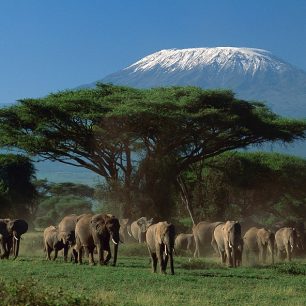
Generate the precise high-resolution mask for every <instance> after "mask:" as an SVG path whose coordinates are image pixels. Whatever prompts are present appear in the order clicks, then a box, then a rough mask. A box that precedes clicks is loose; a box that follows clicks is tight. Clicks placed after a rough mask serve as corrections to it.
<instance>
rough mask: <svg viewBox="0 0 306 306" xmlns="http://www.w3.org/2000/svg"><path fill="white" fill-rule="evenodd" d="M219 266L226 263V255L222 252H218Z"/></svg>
mask: <svg viewBox="0 0 306 306" xmlns="http://www.w3.org/2000/svg"><path fill="white" fill-rule="evenodd" d="M220 258H221V264H225V263H226V253H225V252H224V251H220Z"/></svg>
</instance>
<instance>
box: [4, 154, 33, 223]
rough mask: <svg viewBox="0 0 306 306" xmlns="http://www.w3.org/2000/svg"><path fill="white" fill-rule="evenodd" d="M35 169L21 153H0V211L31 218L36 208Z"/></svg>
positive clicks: (13, 215)
mask: <svg viewBox="0 0 306 306" xmlns="http://www.w3.org/2000/svg"><path fill="white" fill-rule="evenodd" d="M34 177H35V169H34V166H33V164H32V163H31V161H30V160H29V159H28V158H27V157H25V156H22V155H14V154H0V213H1V215H2V216H6V217H12V218H13V217H15V218H16V217H17V216H20V217H23V218H31V217H32V216H33V215H34V214H35V210H36V202H35V198H36V195H37V194H36V189H35V186H34V185H33V183H32V181H33V179H34Z"/></svg>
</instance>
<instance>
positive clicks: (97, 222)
mask: <svg viewBox="0 0 306 306" xmlns="http://www.w3.org/2000/svg"><path fill="white" fill-rule="evenodd" d="M90 224H91V226H92V227H93V228H95V229H97V228H98V227H99V226H101V225H103V224H105V219H104V218H103V216H102V215H95V216H93V217H92V218H91V220H90Z"/></svg>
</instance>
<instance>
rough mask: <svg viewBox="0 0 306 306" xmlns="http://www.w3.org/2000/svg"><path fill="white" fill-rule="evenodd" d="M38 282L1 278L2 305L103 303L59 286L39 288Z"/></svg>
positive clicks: (0, 296)
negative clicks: (66, 290) (65, 290)
mask: <svg viewBox="0 0 306 306" xmlns="http://www.w3.org/2000/svg"><path fill="white" fill-rule="evenodd" d="M38 285H39V284H38V282H36V281H34V280H33V279H29V280H27V281H26V282H19V281H16V280H15V281H11V282H4V281H3V280H1V279H0V301H1V305H14V306H19V305H20V306H24V305H31V306H45V305H54V306H55V305H56V306H59V305H80V306H83V305H84V306H85V305H103V304H102V303H101V302H99V303H98V302H97V301H93V300H90V299H89V298H87V297H85V296H81V295H76V294H71V293H67V292H64V291H63V290H62V289H60V288H59V290H57V291H50V290H49V291H48V290H47V289H46V288H41V286H39V290H37V286H38Z"/></svg>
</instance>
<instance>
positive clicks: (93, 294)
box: [0, 236, 306, 306]
mask: <svg viewBox="0 0 306 306" xmlns="http://www.w3.org/2000/svg"><path fill="white" fill-rule="evenodd" d="M28 238H30V236H27V237H25V238H24V240H23V241H22V242H23V243H24V246H23V249H22V250H21V254H20V257H19V258H18V259H16V260H15V261H13V260H2V261H0V271H1V274H0V288H1V289H0V305H26V304H27V299H28V298H29V297H30V298H31V301H32V302H31V303H29V304H28V305H95V304H96V305H165V304H167V305H176V306H177V305H221V304H223V305H276V304H277V305H278V306H280V305H305V304H306V294H305V287H306V277H305V275H306V261H303V260H299V261H294V262H293V263H278V264H275V265H273V266H258V267H240V268H237V269H232V268H226V267H223V266H221V265H220V264H219V263H218V260H217V259H215V258H212V259H196V260H194V259H190V258H188V257H175V275H162V274H159V273H157V274H153V273H152V272H151V266H150V264H149V258H148V256H143V254H146V253H145V252H146V248H145V246H144V245H120V247H119V256H118V266H117V267H112V266H102V267H101V266H89V265H88V264H84V265H81V266H80V265H75V264H72V263H64V262H63V259H62V257H60V258H59V259H58V260H57V261H56V262H48V261H46V260H45V259H44V255H43V253H42V250H40V253H39V254H38V253H37V251H35V252H34V253H31V254H29V249H28V243H29V241H31V244H33V245H35V241H34V240H35V239H34V238H35V237H34V236H31V239H28ZM2 297H4V298H5V299H6V300H3V298H2ZM1 301H2V302H1ZM33 301H34V302H33Z"/></svg>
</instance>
